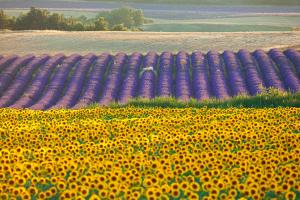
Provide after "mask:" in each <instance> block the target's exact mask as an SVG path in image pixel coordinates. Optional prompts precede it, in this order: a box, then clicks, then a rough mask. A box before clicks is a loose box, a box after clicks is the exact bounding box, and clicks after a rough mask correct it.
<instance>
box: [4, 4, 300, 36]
mask: <svg viewBox="0 0 300 200" xmlns="http://www.w3.org/2000/svg"><path fill="white" fill-rule="evenodd" d="M138 2H142V3H138ZM144 2H150V4H146V3H144ZM151 2H152V3H151ZM153 2H163V3H162V4H154V3H153ZM165 2H171V1H169V0H156V1H146V0H123V1H111V2H107V1H102V0H98V1H88V0H86V1H84V0H50V1H49V0H48V1H46V0H0V8H2V9H4V10H5V12H6V13H8V14H9V15H14V16H18V15H19V14H20V13H22V12H26V11H28V8H29V7H30V6H35V7H38V8H46V9H49V10H50V11H53V12H58V13H63V14H65V15H66V16H73V17H79V16H82V15H84V16H86V17H88V18H93V17H95V16H96V15H97V13H98V12H99V11H102V10H111V9H115V8H120V7H122V6H130V7H133V8H137V9H142V10H143V12H144V14H145V17H146V18H150V19H153V23H151V24H146V25H144V26H142V28H143V29H144V30H145V31H155V32H160V31H162V32H194V31H200V32H240V31H242V32H243V31H293V30H300V1H299V0H286V1H279V0H271V1H270V0H269V1H266V0H265V1H264V0H259V1H258V0H257V1H250V0H226V1H220V0H215V1H208V0H199V1H196V0H186V1H176V0H175V1H172V2H173V3H170V4H166V3H165ZM176 2H177V3H179V2H186V4H184V5H183V4H176ZM196 2H201V3H196ZM212 2H214V3H212ZM268 2H269V3H268ZM189 3H190V4H189ZM230 3H234V4H233V5H232V4H230ZM229 4H230V5H229ZM260 4H263V5H260ZM278 5H280V6H278Z"/></svg>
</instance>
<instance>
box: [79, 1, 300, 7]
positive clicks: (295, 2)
mask: <svg viewBox="0 0 300 200" xmlns="http://www.w3.org/2000/svg"><path fill="white" fill-rule="evenodd" d="M75 1H76V0H75ZM85 1H102V2H122V3H126V2H128V3H162V4H203V5H278V6H280V5H291V6H292V5H298V6H300V0H85Z"/></svg>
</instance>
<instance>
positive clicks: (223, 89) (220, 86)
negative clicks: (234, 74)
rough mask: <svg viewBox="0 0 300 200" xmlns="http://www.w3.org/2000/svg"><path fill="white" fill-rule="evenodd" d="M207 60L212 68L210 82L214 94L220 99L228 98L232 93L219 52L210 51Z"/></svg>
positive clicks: (210, 68)
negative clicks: (228, 86)
mask: <svg viewBox="0 0 300 200" xmlns="http://www.w3.org/2000/svg"><path fill="white" fill-rule="evenodd" d="M207 61H208V65H209V70H210V83H211V91H212V93H213V95H214V96H215V97H216V98H218V99H224V98H228V97H229V96H230V95H229V91H228V88H227V84H226V79H225V75H224V70H223V67H222V61H221V58H220V55H219V53H218V52H214V51H210V52H208V53H207Z"/></svg>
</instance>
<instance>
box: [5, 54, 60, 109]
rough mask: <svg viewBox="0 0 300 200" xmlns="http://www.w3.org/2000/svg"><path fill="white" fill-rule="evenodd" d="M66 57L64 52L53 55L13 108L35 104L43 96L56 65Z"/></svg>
mask: <svg viewBox="0 0 300 200" xmlns="http://www.w3.org/2000/svg"><path fill="white" fill-rule="evenodd" d="M64 58H65V56H64V54H57V55H55V56H53V57H51V58H50V59H49V60H48V61H47V62H46V63H45V64H44V65H42V66H41V67H40V69H39V71H38V72H37V73H36V75H35V76H34V78H33V80H32V81H31V83H30V84H29V85H28V86H26V88H25V92H24V93H23V95H22V96H21V97H20V98H19V99H18V100H17V101H16V102H15V103H14V104H12V105H11V106H10V107H11V108H27V107H30V106H31V105H33V104H34V103H35V102H36V101H37V99H38V98H39V97H40V96H41V94H42V92H43V91H44V88H45V87H46V84H47V83H48V81H49V78H50V76H51V74H52V72H53V70H54V69H55V67H56V66H57V65H58V64H60V63H61V62H62V60H63V59H64Z"/></svg>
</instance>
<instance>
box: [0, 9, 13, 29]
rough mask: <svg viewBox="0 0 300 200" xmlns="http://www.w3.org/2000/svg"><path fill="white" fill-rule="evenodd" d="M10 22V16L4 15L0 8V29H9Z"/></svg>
mask: <svg viewBox="0 0 300 200" xmlns="http://www.w3.org/2000/svg"><path fill="white" fill-rule="evenodd" d="M11 23H12V20H11V18H10V17H9V16H8V15H6V14H5V13H4V11H3V10H0V29H10V28H11V25H12V24H11Z"/></svg>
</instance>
